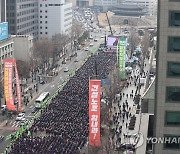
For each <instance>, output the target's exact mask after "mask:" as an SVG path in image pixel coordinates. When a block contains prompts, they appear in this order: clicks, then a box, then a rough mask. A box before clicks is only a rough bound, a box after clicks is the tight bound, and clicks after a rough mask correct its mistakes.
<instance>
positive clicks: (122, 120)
mask: <svg viewBox="0 0 180 154" xmlns="http://www.w3.org/2000/svg"><path fill="white" fill-rule="evenodd" d="M145 67H146V64H145V65H143V66H139V65H136V66H135V67H134V69H133V71H132V73H131V74H130V75H129V76H128V77H127V81H126V84H125V86H124V88H123V89H122V91H121V92H120V93H119V94H116V97H115V103H114V104H113V107H112V109H111V113H112V117H111V121H110V124H111V141H112V142H114V145H115V146H116V148H117V149H120V150H122V149H130V150H132V151H133V150H134V149H135V144H134V143H130V139H129V138H130V132H134V130H135V125H137V121H136V115H137V110H138V106H139V104H140V102H139V101H140V99H139V100H138V101H137V97H139V96H140V95H141V90H142V85H141V84H140V78H146V76H147V74H148V71H146V69H145ZM135 131H136V130H135ZM128 133H129V135H128ZM131 135H132V134H131Z"/></svg>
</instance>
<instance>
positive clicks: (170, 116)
mask: <svg viewBox="0 0 180 154" xmlns="http://www.w3.org/2000/svg"><path fill="white" fill-rule="evenodd" d="M165 124H166V125H176V126H180V112H178V111H166V114H165Z"/></svg>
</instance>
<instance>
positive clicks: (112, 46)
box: [107, 36, 119, 52]
mask: <svg viewBox="0 0 180 154" xmlns="http://www.w3.org/2000/svg"><path fill="white" fill-rule="evenodd" d="M118 40H119V37H117V36H108V37H107V48H108V52H116V49H117V46H118Z"/></svg>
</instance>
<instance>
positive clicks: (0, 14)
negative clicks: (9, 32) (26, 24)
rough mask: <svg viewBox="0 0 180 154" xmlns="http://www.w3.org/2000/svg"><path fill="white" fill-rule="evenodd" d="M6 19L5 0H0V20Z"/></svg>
mask: <svg viewBox="0 0 180 154" xmlns="http://www.w3.org/2000/svg"><path fill="white" fill-rule="evenodd" d="M5 21H6V0H0V22H5Z"/></svg>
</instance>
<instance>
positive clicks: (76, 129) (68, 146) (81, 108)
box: [10, 53, 116, 154]
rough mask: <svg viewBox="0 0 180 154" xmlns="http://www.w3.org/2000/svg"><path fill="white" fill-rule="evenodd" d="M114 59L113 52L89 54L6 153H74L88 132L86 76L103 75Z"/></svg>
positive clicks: (100, 77)
mask: <svg viewBox="0 0 180 154" xmlns="http://www.w3.org/2000/svg"><path fill="white" fill-rule="evenodd" d="M115 62H116V55H115V54H114V55H113V54H106V53H99V54H97V55H93V56H91V57H89V58H88V60H87V61H86V62H85V63H84V65H83V66H82V67H81V68H80V69H78V70H77V71H76V72H75V75H74V76H73V77H71V78H70V80H69V81H68V82H67V84H66V85H65V86H64V87H63V89H62V90H61V91H60V92H59V93H58V95H57V96H56V97H55V98H53V99H52V102H51V103H50V104H49V105H47V107H46V108H45V109H44V110H43V111H42V113H41V115H40V117H38V118H37V119H36V120H35V121H34V123H33V125H32V126H31V128H29V131H30V132H31V135H30V136H28V135H27V133H26V132H25V133H23V135H22V136H21V137H20V138H19V139H18V140H16V142H15V143H14V145H13V147H12V149H11V151H10V154H32V153H34V154H35V153H37V154H39V153H42V154H46V153H47V154H78V153H79V152H80V149H81V148H82V147H83V146H84V145H85V143H86V142H87V137H88V134H89V130H88V128H89V125H88V122H89V119H88V97H89V79H92V78H95V77H96V78H98V79H105V78H107V76H108V73H109V72H110V70H111V69H112V67H113V66H114V65H115Z"/></svg>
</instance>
